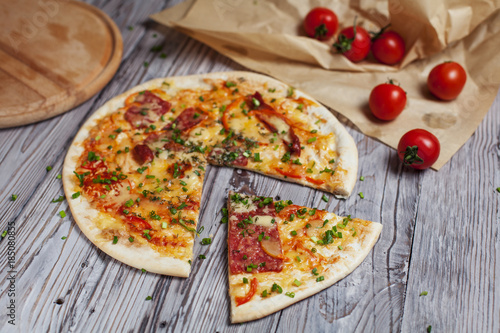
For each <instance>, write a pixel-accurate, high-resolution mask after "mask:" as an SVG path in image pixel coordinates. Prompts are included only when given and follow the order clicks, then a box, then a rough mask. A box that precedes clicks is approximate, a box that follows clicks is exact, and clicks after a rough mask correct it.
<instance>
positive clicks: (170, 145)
mask: <svg viewBox="0 0 500 333" xmlns="http://www.w3.org/2000/svg"><path fill="white" fill-rule="evenodd" d="M163 148H165V149H166V150H170V151H175V152H179V151H184V150H186V149H187V148H186V147H185V146H183V145H181V144H180V143H177V142H173V141H168V142H167V143H165V144H164V145H163Z"/></svg>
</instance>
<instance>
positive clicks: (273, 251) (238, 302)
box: [227, 192, 382, 323]
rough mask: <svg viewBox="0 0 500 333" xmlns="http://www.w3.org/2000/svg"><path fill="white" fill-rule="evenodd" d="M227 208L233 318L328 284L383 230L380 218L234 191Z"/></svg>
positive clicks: (252, 315) (255, 314) (259, 313)
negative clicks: (368, 218)
mask: <svg viewBox="0 0 500 333" xmlns="http://www.w3.org/2000/svg"><path fill="white" fill-rule="evenodd" d="M227 214H228V215H227V217H228V225H229V227H228V266H229V267H228V271H229V296H230V299H231V321H232V322H233V323H239V322H245V321H249V320H254V319H259V318H262V317H264V316H267V315H269V314H271V313H273V312H276V311H278V310H281V309H283V308H285V307H287V306H289V305H291V304H293V303H296V302H298V301H300V300H302V299H304V298H306V297H309V296H311V295H314V294H316V293H317V292H319V291H321V290H323V289H325V288H328V287H330V286H331V285H333V284H334V283H335V282H337V281H338V280H340V279H342V278H344V277H345V276H347V275H348V274H349V273H351V272H352V271H353V270H354V269H355V268H356V267H357V266H358V265H359V264H361V262H362V261H363V260H364V259H365V257H366V256H367V255H368V253H369V252H370V250H371V249H372V248H373V246H374V245H375V243H376V241H377V239H378V237H379V235H380V232H381V230H382V225H381V224H380V223H376V222H370V221H365V220H360V219H356V218H351V217H350V216H347V217H340V216H337V215H335V214H333V213H329V212H327V211H324V210H319V209H311V208H307V207H302V206H297V205H294V204H292V203H291V202H290V201H285V200H281V201H274V200H273V199H272V198H267V197H259V196H252V195H245V194H239V193H234V192H230V194H229V198H228V211H227Z"/></svg>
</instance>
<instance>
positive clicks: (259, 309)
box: [229, 222, 382, 323]
mask: <svg viewBox="0 0 500 333" xmlns="http://www.w3.org/2000/svg"><path fill="white" fill-rule="evenodd" d="M381 231H382V224H380V223H376V222H372V223H370V225H369V226H367V227H366V228H365V229H364V233H363V237H358V238H359V243H357V244H355V245H356V246H354V247H356V249H355V250H354V249H352V250H349V249H347V248H346V249H345V250H344V251H343V253H344V259H343V260H341V261H340V262H337V263H335V265H332V266H331V267H330V268H329V271H328V273H326V272H325V273H323V274H322V275H323V276H324V277H325V279H324V280H323V281H321V282H316V281H315V280H309V281H308V282H305V283H303V284H302V285H301V287H300V288H298V291H296V292H295V297H293V298H291V297H289V296H286V295H285V294H284V293H283V294H278V295H274V294H273V295H272V296H271V297H266V298H262V297H260V295H255V296H254V297H253V299H252V300H250V301H249V302H247V303H245V304H242V305H240V306H236V303H235V301H234V297H231V322H232V323H242V322H246V321H250V320H256V319H260V318H263V317H265V316H268V315H270V314H272V313H274V312H276V311H279V310H282V309H284V308H286V307H287V306H290V305H292V304H294V303H297V302H299V301H301V300H303V299H305V298H307V297H310V296H312V295H314V294H316V293H318V292H320V291H321V290H324V289H326V288H328V287H330V286H332V285H333V284H335V283H336V282H338V281H339V280H341V279H343V278H344V277H346V276H347V275H349V274H350V273H351V272H352V271H354V269H355V268H356V267H358V266H359V265H360V264H361V263H362V262H363V260H364V259H365V258H366V256H367V255H368V253H370V251H371V249H372V248H373V246H374V245H375V243H376V242H377V239H378V237H379V235H380V233H381ZM360 236H361V235H360ZM239 279H241V277H240V276H239V275H235V276H232V277H231V276H230V277H229V280H230V282H231V280H239Z"/></svg>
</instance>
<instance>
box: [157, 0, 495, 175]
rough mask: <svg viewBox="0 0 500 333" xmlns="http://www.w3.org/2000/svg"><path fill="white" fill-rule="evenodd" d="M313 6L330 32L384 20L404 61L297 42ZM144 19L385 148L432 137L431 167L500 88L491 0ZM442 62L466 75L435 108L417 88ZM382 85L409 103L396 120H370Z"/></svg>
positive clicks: (235, 8)
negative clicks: (306, 100)
mask: <svg viewBox="0 0 500 333" xmlns="http://www.w3.org/2000/svg"><path fill="white" fill-rule="evenodd" d="M316 6H325V7H329V8H330V9H332V10H333V11H335V13H336V14H337V16H338V18H339V22H340V23H339V24H340V27H339V30H340V29H342V28H343V27H347V26H351V25H352V22H353V20H354V17H355V16H357V17H358V24H360V25H362V26H363V27H364V28H365V29H367V30H371V31H378V30H379V29H380V28H381V27H382V26H385V25H386V24H387V23H389V22H390V23H391V24H392V27H391V28H393V30H395V31H397V32H398V33H400V34H401V35H402V36H403V38H404V39H405V42H406V55H405V58H404V59H403V61H402V62H401V63H400V64H399V65H396V66H386V65H382V64H378V63H376V62H375V61H374V60H373V58H368V59H367V60H364V61H362V62H360V63H357V64H354V63H351V62H350V61H349V60H347V59H346V58H345V57H344V56H342V55H340V54H336V53H334V52H333V50H332V47H331V44H332V43H333V40H332V41H327V42H320V41H317V40H314V39H311V38H308V37H306V36H305V33H304V32H303V30H302V22H303V19H304V17H305V15H306V14H307V12H308V11H309V10H310V9H311V8H313V7H316ZM152 18H153V19H154V20H156V21H158V22H160V23H162V24H166V25H168V26H171V27H175V28H176V29H178V30H180V31H182V32H184V33H186V34H188V35H189V36H191V37H193V38H195V39H197V40H199V41H201V42H203V43H205V44H207V45H209V46H211V47H212V48H214V49H215V50H217V51H218V52H220V53H222V54H224V55H226V56H228V57H230V58H231V59H233V60H234V61H236V62H238V63H240V64H242V65H243V66H246V67H248V68H250V69H252V70H255V71H258V72H262V73H265V74H268V75H270V76H273V77H275V78H277V79H280V80H282V81H284V82H286V83H288V84H290V85H292V86H294V87H295V88H297V89H300V90H302V91H305V92H307V93H308V94H310V95H311V96H313V97H315V98H316V99H318V100H319V101H320V102H322V103H324V104H325V105H327V106H329V107H330V108H332V109H333V110H335V111H337V112H339V113H340V114H342V115H344V116H345V117H347V118H348V119H350V120H351V121H352V122H353V123H354V124H355V125H356V126H357V127H358V128H359V129H360V130H361V131H362V132H363V133H365V134H366V135H369V136H371V137H374V138H377V139H378V140H380V141H382V142H384V143H385V144H387V145H389V146H391V147H393V148H396V147H397V144H398V142H399V139H400V138H401V136H402V135H403V134H404V133H406V132H407V131H409V130H411V129H414V128H424V129H426V130H428V131H430V132H432V133H433V134H435V135H436V136H437V137H438V138H439V140H440V142H441V154H440V157H439V159H438V161H437V162H436V163H435V164H434V165H433V168H435V169H439V168H441V167H442V166H443V165H444V164H445V163H446V162H447V161H448V160H449V159H450V158H451V156H453V154H454V153H455V152H456V151H457V150H458V149H459V148H460V147H461V146H462V145H463V144H464V143H465V142H466V141H467V139H468V138H469V137H470V136H471V135H472V134H473V133H474V131H475V130H476V128H477V126H478V125H479V123H480V122H481V120H482V119H483V117H484V116H485V114H486V112H487V111H488V109H489V107H490V106H491V104H492V102H493V100H494V99H495V96H496V94H497V91H498V87H499V85H500V57H499V55H498V53H499V51H500V49H499V45H500V1H496V2H490V1H475V2H473V3H469V2H468V1H459V0H456V1H451V0H449V1H446V0H445V1H432V2H421V1H411V0H389V1H366V0H356V1H355V0H352V1H350V2H349V3H347V2H341V1H334V2H325V1H312V0H311V1H300V0H295V1H293V0H287V1H279V0H274V1H262V0H255V1H249V0H216V1H202V0H189V1H186V2H183V3H181V4H179V5H177V6H175V7H173V8H170V9H167V10H165V11H163V12H160V13H157V14H154V15H153V16H152ZM446 60H453V61H456V62H458V63H460V64H461V65H462V66H463V67H464V69H465V70H466V72H467V77H468V78H467V83H466V85H465V88H464V90H463V91H462V93H461V94H460V96H459V97H458V98H457V99H456V100H454V101H449V102H444V101H438V100H437V99H436V98H434V97H433V96H432V95H431V94H430V93H429V92H428V90H427V86H426V82H427V76H428V74H429V72H430V70H431V69H432V68H433V67H434V66H435V65H437V64H439V63H442V62H444V61H446ZM388 78H391V79H395V80H397V81H398V82H399V83H400V84H401V87H402V88H403V89H404V90H405V91H406V92H407V96H408V102H407V106H406V109H405V110H404V111H403V113H402V114H401V115H400V116H399V117H398V118H397V119H395V120H393V121H390V122H383V121H379V120H377V119H376V118H374V117H373V116H372V115H371V112H370V110H369V108H368V97H369V95H370V92H371V90H372V89H373V87H375V86H376V85H378V84H380V83H384V82H386V81H387V80H388Z"/></svg>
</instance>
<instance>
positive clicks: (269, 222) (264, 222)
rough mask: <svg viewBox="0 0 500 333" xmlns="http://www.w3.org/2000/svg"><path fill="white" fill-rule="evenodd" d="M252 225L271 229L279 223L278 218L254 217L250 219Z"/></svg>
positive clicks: (267, 216)
mask: <svg viewBox="0 0 500 333" xmlns="http://www.w3.org/2000/svg"><path fill="white" fill-rule="evenodd" d="M252 220H253V223H254V224H256V225H261V226H263V227H269V228H270V227H273V226H274V225H276V224H277V223H279V222H280V221H281V219H280V218H279V217H272V216H269V215H255V216H253V217H252Z"/></svg>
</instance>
